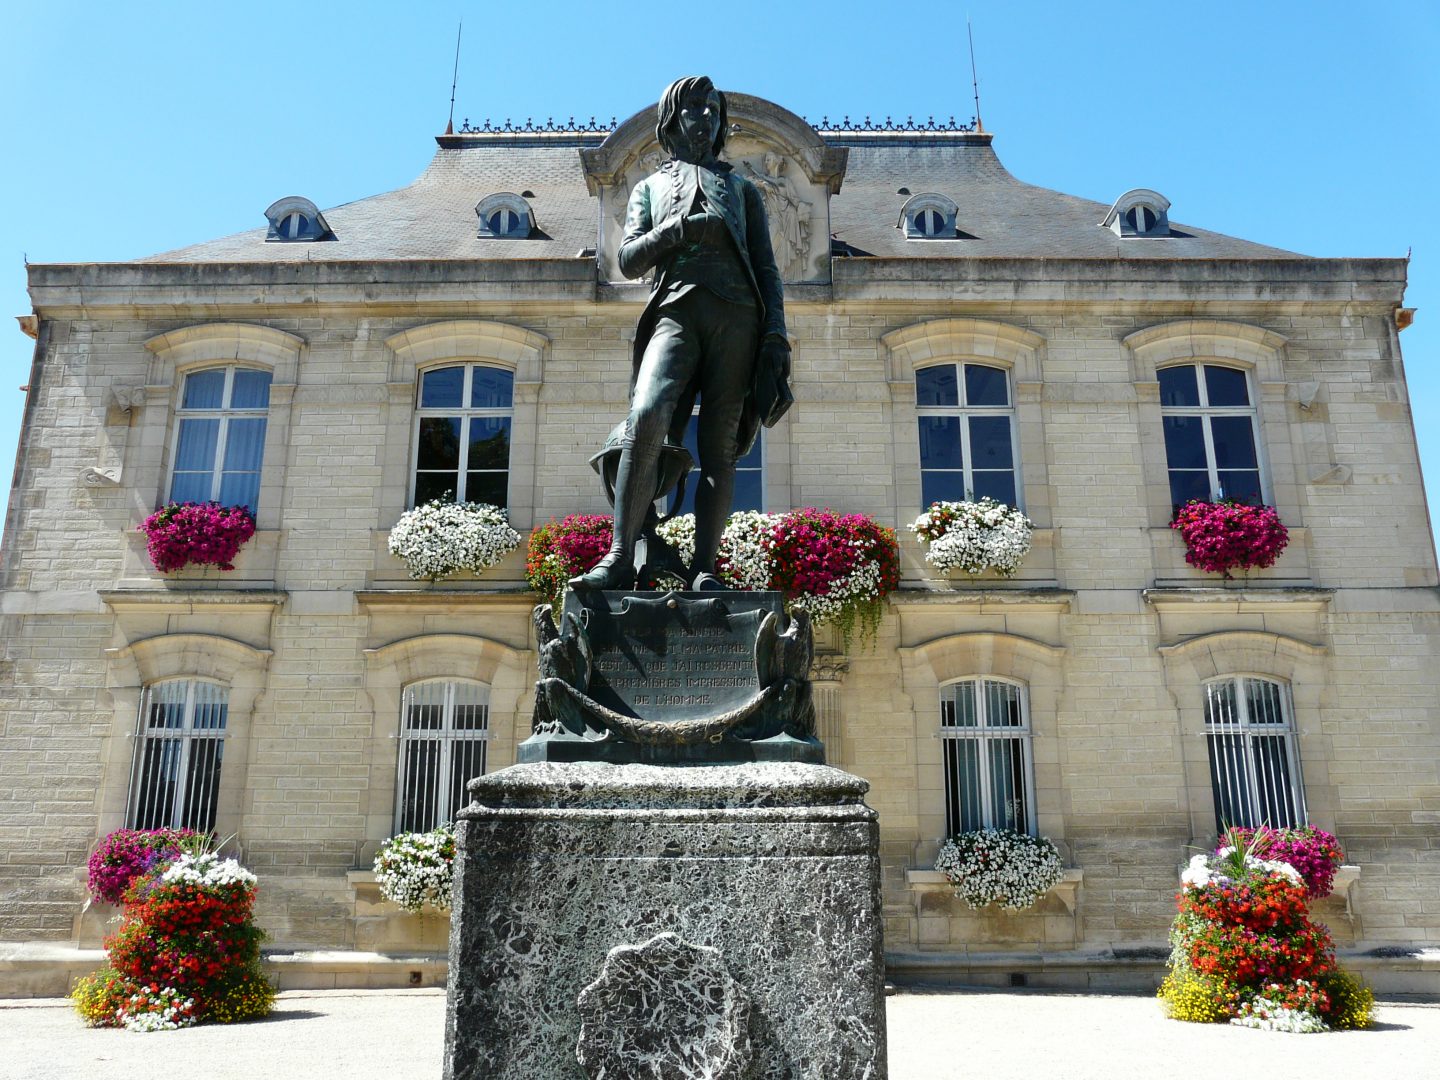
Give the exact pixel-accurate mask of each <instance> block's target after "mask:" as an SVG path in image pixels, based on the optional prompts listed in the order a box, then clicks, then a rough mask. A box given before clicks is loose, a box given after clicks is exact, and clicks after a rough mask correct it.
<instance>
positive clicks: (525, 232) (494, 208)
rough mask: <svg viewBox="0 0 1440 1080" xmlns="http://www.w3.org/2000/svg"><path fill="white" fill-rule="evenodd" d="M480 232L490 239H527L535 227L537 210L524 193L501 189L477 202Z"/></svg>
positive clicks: (476, 210)
mask: <svg viewBox="0 0 1440 1080" xmlns="http://www.w3.org/2000/svg"><path fill="white" fill-rule="evenodd" d="M475 213H476V214H477V215H478V216H479V218H480V233H479V235H480V236H481V237H483V238H486V239H490V240H526V239H528V238H529V237H530V234H531V232H532V231H533V230H534V228H535V212H534V211H533V210H531V209H530V203H529V202H528V201H526V199H525V197H524V196H523V195H516V194H515V193H514V192H510V191H501V192H498V193H497V194H494V195H487V196H485V198H483V199H481V200H480V201H479V202H478V203H476V204H475Z"/></svg>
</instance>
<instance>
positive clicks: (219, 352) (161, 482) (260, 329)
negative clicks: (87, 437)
mask: <svg viewBox="0 0 1440 1080" xmlns="http://www.w3.org/2000/svg"><path fill="white" fill-rule="evenodd" d="M145 348H147V349H149V350H150V352H151V353H153V354H154V357H153V359H152V360H151V361H150V368H149V371H148V373H147V375H146V386H145V393H144V402H145V409H144V413H143V415H142V417H141V419H140V425H141V432H140V437H139V438H133V439H131V440H130V442H129V443H128V444H127V457H133V458H134V460H129V461H127V462H126V470H127V472H128V473H129V475H132V476H136V477H139V478H141V479H140V482H139V483H137V484H136V485H135V488H136V491H137V492H138V493H139V494H140V496H141V497H142V498H145V499H146V501H147V502H148V503H149V504H150V505H152V506H160V505H162V504H163V502H164V500H165V498H166V497H167V495H168V494H169V491H168V484H169V478H170V472H171V464H172V458H173V456H174V452H175V441H176V438H177V435H178V431H179V423H178V420H177V419H176V412H177V410H178V408H179V404H180V399H179V395H180V389H181V387H182V386H183V385H184V382H185V378H184V377H185V376H186V375H188V374H190V373H192V372H195V371H200V370H203V369H204V368H209V367H235V366H238V367H250V368H256V369H259V370H263V371H269V372H270V376H271V382H270V406H269V409H268V411H267V414H266V428H265V450H264V457H263V459H262V461H261V466H260V497H259V504H260V505H259V507H258V508H257V513H256V520H255V524H256V528H259V529H278V528H279V527H280V517H281V503H282V501H283V491H284V483H285V469H284V461H285V448H286V446H287V445H288V444H289V441H290V409H291V401H292V399H293V397H294V394H295V383H296V380H297V378H298V373H299V366H300V359H301V355H302V354H303V352H304V349H305V342H304V341H303V340H302V339H301V338H299V337H296V336H295V335H294V334H289V333H286V332H285V331H283V330H276V329H275V328H273V327H269V326H261V325H258V324H254V323H228V322H220V323H199V324H196V325H193V326H186V327H181V328H180V329H178V330H170V331H167V332H166V333H163V334H158V335H156V336H155V337H153V338H150V339H149V340H148V341H146V342H145ZM152 485H153V486H152ZM147 496H148V498H147Z"/></svg>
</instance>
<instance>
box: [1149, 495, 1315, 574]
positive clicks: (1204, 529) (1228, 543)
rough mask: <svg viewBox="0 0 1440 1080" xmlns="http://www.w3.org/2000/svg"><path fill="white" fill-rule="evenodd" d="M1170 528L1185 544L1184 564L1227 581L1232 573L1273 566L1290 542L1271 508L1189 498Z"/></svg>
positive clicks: (1278, 518) (1278, 516)
mask: <svg viewBox="0 0 1440 1080" xmlns="http://www.w3.org/2000/svg"><path fill="white" fill-rule="evenodd" d="M1170 527H1171V528H1172V529H1174V530H1176V531H1177V532H1179V533H1180V536H1181V538H1182V539H1183V540H1184V541H1185V561H1186V562H1187V563H1189V564H1190V565H1191V566H1194V567H1198V568H1199V569H1201V570H1205V571H1208V572H1210V573H1212V574H1224V575H1225V577H1227V578H1228V577H1230V571H1231V570H1263V569H1265V568H1266V567H1269V566H1274V565H1275V560H1276V559H1278V558H1279V557H1280V553H1281V552H1282V551H1284V550H1285V545H1286V544H1288V543H1289V542H1290V533H1289V532H1288V531H1287V530H1286V528H1285V526H1284V525H1282V524H1281V523H1280V515H1279V514H1277V513H1276V512H1275V508H1274V507H1273V506H1247V505H1245V504H1244V503H1235V502H1204V501H1202V500H1200V499H1192V500H1191V501H1190V502H1188V503H1186V504H1185V505H1184V506H1182V507H1181V508H1180V511H1179V513H1177V514H1176V515H1175V520H1174V521H1172V522H1171V523H1170Z"/></svg>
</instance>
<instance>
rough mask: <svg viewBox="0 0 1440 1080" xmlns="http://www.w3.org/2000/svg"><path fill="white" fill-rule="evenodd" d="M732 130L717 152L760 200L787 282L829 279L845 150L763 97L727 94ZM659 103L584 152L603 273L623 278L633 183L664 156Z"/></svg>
mask: <svg viewBox="0 0 1440 1080" xmlns="http://www.w3.org/2000/svg"><path fill="white" fill-rule="evenodd" d="M726 98H727V104H728V111H729V117H730V133H729V136H728V138H727V140H726V144H725V152H724V153H723V154H722V155H721V156H722V158H723V159H724V160H725V161H727V162H729V163H730V164H731V165H733V166H734V167H735V169H736V171H737V172H738V173H739V174H740V175H742V176H744V177H745V178H746V179H747V180H749V181H750V182H751V183H753V184H754V185H755V186H756V187H757V188H758V189H759V191H760V194H761V196H762V197H763V198H764V200H765V210H766V214H767V216H768V218H769V222H770V242H771V245H772V247H773V248H774V249H775V262H776V264H777V265H778V266H779V268H780V275H781V277H782V278H783V279H784V280H785V281H786V282H824V281H828V280H829V279H830V243H829V238H830V196H831V195H832V194H834V193H835V192H837V191H839V190H840V184H841V181H842V180H843V178H844V175H845V160H846V155H847V151H846V150H845V149H844V148H840V147H833V146H830V145H828V144H827V143H826V142H825V141H824V140H823V139H822V138H820V136H819V135H818V134H816V132H815V129H814V128H812V127H811V126H810V125H809V124H807V123H806V122H805V121H804V120H802V119H801V118H800V117H798V116H796V115H795V114H794V113H792V112H789V111H788V110H785V109H782V108H780V107H779V106H778V105H775V104H773V103H771V102H768V101H765V100H763V99H761V98H757V97H751V96H750V95H748V94H732V93H728V92H727V94H726ZM656 111H657V110H656V106H654V105H651V106H649V107H648V108H646V109H643V110H641V111H640V112H638V113H636V114H635V115H634V116H632V117H630V119H628V120H626V121H625V122H624V123H623V124H621V125H620V126H619V127H617V128H616V129H615V131H614V132H612V133H611V135H610V137H609V138H607V139H606V140H605V141H604V142H603V143H602V144H601V145H600V146H597V147H595V148H593V149H587V150H582V151H581V152H580V156H581V159H582V161H583V163H584V168H585V182H586V184H587V186H588V187H589V189H590V193H591V194H592V195H596V196H598V197H599V198H600V201H601V206H602V210H603V212H602V214H601V216H600V217H601V223H600V237H599V243H598V244H597V245H596V250H597V253H598V256H599V260H600V270H601V275H602V277H604V278H606V279H608V280H610V281H623V280H624V278H623V276H622V275H621V274H620V271H619V268H618V266H617V265H616V252H617V250H618V249H619V246H620V239H621V236H622V235H623V233H624V229H625V210H626V206H627V205H628V203H629V200H630V192H631V190H632V189H633V188H634V186H635V185H636V184H637V183H639V182H640V181H641V180H643V179H644V178H645V177H646V176H649V175H650V174H651V173H653V172H655V171H656V169H658V168H659V167H660V165H661V164H663V163H664V161H665V160H666V158H667V156H668V155H666V154H665V152H664V151H663V150H662V149H661V148H660V144H659V141H658V140H657V139H656V137H655V119H656Z"/></svg>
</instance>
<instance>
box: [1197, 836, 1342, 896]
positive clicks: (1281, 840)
mask: <svg viewBox="0 0 1440 1080" xmlns="http://www.w3.org/2000/svg"><path fill="white" fill-rule="evenodd" d="M1237 843H1244V844H1245V845H1246V847H1247V848H1252V849H1253V850H1254V851H1255V852H1256V853H1257V854H1258V856H1259V857H1260V858H1262V859H1269V860H1270V861H1271V862H1283V863H1288V864H1289V865H1290V866H1293V867H1294V868H1295V870H1296V871H1297V872H1298V873H1299V874H1300V876H1301V878H1303V879H1304V881H1305V889H1306V891H1307V892H1308V893H1309V894H1310V899H1312V900H1321V899H1323V898H1325V897H1327V896H1329V895H1330V893H1331V891H1332V890H1333V888H1334V884H1335V871H1336V870H1338V869H1340V864H1341V862H1343V861H1344V859H1345V853H1344V852H1343V851H1341V850H1340V841H1338V840H1336V839H1335V836H1334V834H1332V833H1328V832H1326V831H1325V830H1324V829H1317V828H1315V827H1313V826H1311V825H1305V826H1302V827H1300V828H1291V829H1271V828H1267V827H1265V826H1263V825H1262V826H1261V827H1260V828H1258V829H1229V830H1227V831H1226V833H1225V835H1224V836H1222V837H1221V838H1220V846H1221V847H1231V846H1234V845H1235V844H1237Z"/></svg>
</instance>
